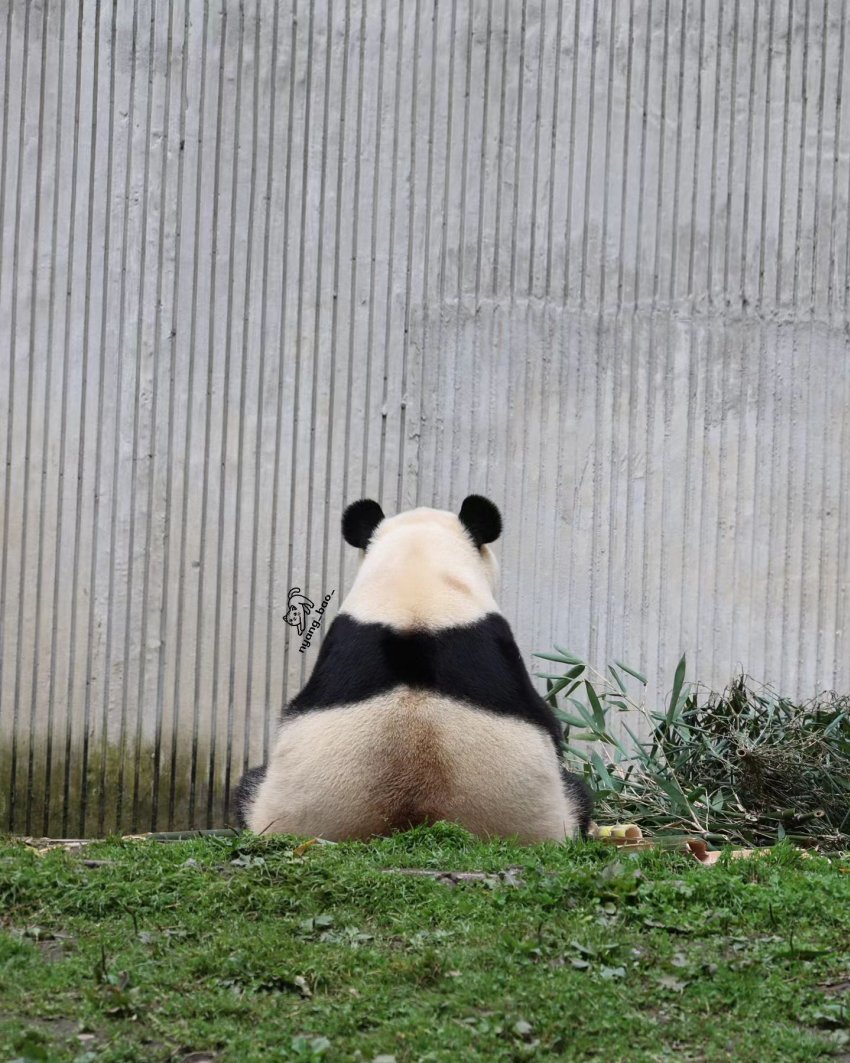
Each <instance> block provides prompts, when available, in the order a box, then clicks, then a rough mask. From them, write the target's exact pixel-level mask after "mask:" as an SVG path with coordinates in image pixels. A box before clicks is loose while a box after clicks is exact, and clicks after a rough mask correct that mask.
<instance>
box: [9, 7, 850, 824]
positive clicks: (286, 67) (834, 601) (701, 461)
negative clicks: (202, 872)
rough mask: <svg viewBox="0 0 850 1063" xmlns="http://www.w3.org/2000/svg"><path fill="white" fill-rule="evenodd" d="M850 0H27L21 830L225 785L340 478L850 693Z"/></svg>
mask: <svg viewBox="0 0 850 1063" xmlns="http://www.w3.org/2000/svg"><path fill="white" fill-rule="evenodd" d="M846 6H847V5H846V2H845V0H841V2H839V0H805V2H803V0H791V2H790V3H782V4H778V3H776V4H758V3H755V2H754V0H740V2H736V3H734V4H732V3H722V4H721V3H720V2H718V0H702V2H697V0H690V2H688V3H685V4H682V5H680V4H670V3H662V2H660V0H655V2H650V0H629V2H626V0H616V2H615V0H611V2H610V3H600V2H590V0H586V2H585V0H572V2H569V0H565V2H564V3H563V4H559V3H557V2H555V0H522V2H520V0H516V2H514V0H476V2H474V3H470V4H460V3H458V4H452V3H449V2H445V0H438V2H436V3H434V2H426V0H405V3H404V4H403V5H402V4H395V3H381V4H378V3H377V0H375V2H373V3H368V4H367V3H365V2H360V3H358V2H357V0H350V2H348V3H345V2H343V0H337V2H332V3H328V2H321V0H316V3H313V4H311V3H307V2H306V0H297V2H296V0H292V2H289V3H285V2H280V3H278V4H277V5H274V4H272V3H271V2H269V3H259V2H257V0H245V2H244V3H237V2H235V0H223V2H209V3H201V2H200V0H198V2H193V3H189V4H187V5H183V4H181V3H176V2H175V3H165V2H158V3H155V4H154V3H151V2H150V0H137V2H136V3H131V2H129V0H117V2H116V3H106V2H102V3H100V4H97V3H95V2H92V0H84V2H80V3H65V4H62V3H60V2H59V0H49V2H48V0H43V2H36V0H30V2H26V0H0V63H2V77H0V82H2V114H1V115H0V121H1V122H2V126H1V127H0V234H1V235H0V506H2V513H1V514H0V515H1V516H2V519H0V624H2V628H0V669H2V673H0V699H2V700H0V817H2V818H0V827H2V828H5V827H7V826H12V827H14V828H15V829H16V830H18V831H27V832H42V831H49V832H52V833H63V834H76V833H92V832H100V831H104V830H113V829H115V828H117V827H121V828H130V827H132V828H148V827H150V826H152V825H157V826H159V827H160V828H168V827H175V826H182V825H185V824H187V823H192V824H195V825H198V826H206V825H217V824H221V823H223V822H225V821H226V820H227V818H228V809H227V806H226V801H225V794H226V791H227V788H228V786H229V785H231V784H232V783H233V782H235V779H236V777H237V776H238V775H239V773H240V772H241V770H242V768H243V765H244V764H246V763H256V762H259V761H260V760H261V759H262V758H263V756H264V755H265V753H266V751H267V749H268V744H269V741H270V736H271V735H272V733H273V731H272V728H273V721H274V719H275V717H276V715H277V713H278V712H279V710H280V707H281V705H282V704H283V703H284V701H285V700H286V699H287V698H288V697H289V696H291V695H292V694H293V693H294V692H295V691H296V690H297V689H298V687H299V686H300V684H301V683H302V682H303V680H304V678H305V676H306V675H307V674H308V673H309V670H310V668H311V667H312V664H313V662H314V661H315V657H316V652H317V640H314V642H313V644H312V645H311V646H310V648H309V649H308V651H307V652H306V653H304V654H301V653H299V644H300V639H299V638H298V636H297V634H296V633H295V631H294V630H292V629H290V628H289V627H287V625H286V624H285V623H284V622H283V619H282V616H283V613H284V611H285V609H286V603H287V592H288V589H289V588H291V587H294V586H298V587H300V588H302V590H304V591H305V592H306V593H307V594H308V595H309V596H310V597H311V598H312V599H314V600H315V601H316V602H317V603H318V600H319V599H321V598H322V597H323V596H324V595H326V594H330V593H331V592H334V596H333V598H332V599H331V604H330V606H329V609H328V614H329V615H332V614H333V613H334V612H335V610H336V608H337V607H338V603H339V600H340V598H341V597H342V596H343V595H344V592H345V590H346V588H347V586H348V585H349V583H350V580H351V575H352V561H353V559H352V558H351V557H350V556H349V553H350V551H349V553H346V552H345V551H344V550H343V549H342V544H341V541H340V536H339V532H338V521H339V516H340V512H341V510H342V508H343V505H344V503H345V502H347V501H350V500H352V499H355V498H357V497H359V496H361V495H371V496H373V497H376V498H379V499H380V500H381V501H382V503H383V504H384V506H385V508H386V509H387V511H389V512H394V511H396V510H397V509H399V508H403V507H408V506H412V505H416V504H426V505H430V504H435V505H438V506H441V507H452V508H455V507H457V506H458V505H459V503H460V501H461V500H462V498H463V497H464V495H465V494H466V493H467V492H468V491H471V490H475V491H480V492H485V493H487V494H489V495H490V496H491V497H493V499H494V500H495V501H496V502H497V503H498V504H500V506H501V507H502V508H503V510H504V515H505V535H504V540H503V542H502V548H501V560H502V565H503V581H502V595H501V600H502V603H503V607H504V611H505V613H506V614H507V616H508V617H509V619H510V620H511V622H512V623H513V624H514V627H515V631H516V634H517V637H518V640H519V643H520V646H521V648H522V650H523V652H524V654H525V655H526V657H527V660H528V662H529V664H531V663H532V662H531V657H530V654H531V651H532V650H535V649H546V648H548V647H550V646H551V644H552V643H553V642H558V643H560V644H563V645H566V646H569V647H571V648H572V649H573V650H574V651H576V652H579V653H582V654H587V655H589V657H590V659H591V660H592V661H594V662H595V663H597V664H598V665H599V666H600V667H604V663H605V662H606V660H607V659H608V658H609V657H612V656H613V657H618V658H621V659H624V660H626V661H627V662H628V663H631V664H632V665H634V666H636V667H639V668H643V669H644V670H646V671H647V672H648V673H649V675H650V677H651V687H650V690H651V697H655V696H656V695H657V693H658V692H659V691H660V692H661V693H662V694H663V691H664V690H665V689H666V688H668V687H669V685H670V682H671V680H672V673H673V669H674V667H675V663H676V661H677V659H678V657H679V655H680V654H681V653H682V651H687V653H688V660H689V674H690V676H691V677H692V678H695V679H700V680H702V681H703V682H705V683H710V684H723V683H725V682H726V681H727V680H728V679H729V677H730V675H731V674H732V672H733V671H734V670H735V669H736V668H738V667H739V666H740V667H743V668H744V669H746V670H747V671H748V672H750V673H752V674H753V675H754V676H755V677H757V678H758V679H760V680H766V681H768V682H770V683H772V684H775V685H776V686H778V687H780V688H781V689H782V690H783V691H785V692H788V693H790V694H797V695H801V696H808V695H812V694H814V693H815V692H816V691H817V690H819V689H821V688H824V687H837V688H839V689H841V690H844V691H845V692H846V691H847V690H848V689H850V591H849V590H848V567H850V533H848V517H850V412H848V405H850V385H848V341H847V336H848V329H847V322H848V307H850V298H848V285H850V269H848V256H850V241H848V193H849V192H850V106H848V104H847V101H848V100H850V91H848V89H850V84H848V80H849V79H850V58H848V55H847V52H848V50H850V42H848V41H847V36H848V34H847V28H848V27H847V18H846Z"/></svg>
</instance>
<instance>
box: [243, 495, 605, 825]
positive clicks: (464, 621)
mask: <svg viewBox="0 0 850 1063" xmlns="http://www.w3.org/2000/svg"><path fill="white" fill-rule="evenodd" d="M501 527H502V521H501V517H500V515H499V511H498V509H497V508H496V506H495V505H493V503H492V502H490V501H489V500H488V499H486V498H482V497H481V496H479V495H470V496H469V497H468V498H467V499H466V500H465V501H464V503H463V505H462V506H461V510H460V514H459V516H456V515H455V514H454V513H450V512H446V511H442V510H436V509H428V508H419V509H413V510H408V511H407V512H404V513H399V514H398V515H397V516H395V517H385V516H384V514H383V511H382V510H381V507H380V506H379V505H378V503H377V502H374V501H372V500H370V499H363V500H361V501H359V502H354V503H353V504H352V505H350V506H349V507H348V508H347V509H346V510H345V513H344V514H343V518H342V532H343V536H344V537H345V540H346V542H348V543H349V544H350V545H351V546H354V547H356V548H357V549H358V550H360V551H361V564H360V568H359V571H358V573H357V575H356V577H355V580H354V583H353V585H352V588H351V590H350V592H349V594H348V596H347V598H346V599H345V600H344V602H343V604H342V607H341V609H340V612H339V613H338V615H337V616H336V618H335V619H334V621H333V623H332V624H331V626H330V628H329V629H328V633H327V635H326V637H325V639H324V641H323V642H322V645H321V648H320V651H319V656H318V659H317V661H316V665H315V668H314V670H313V673H312V675H311V677H310V679H309V681H308V682H307V685H306V686H305V687H304V689H303V690H302V691H301V693H300V694H298V696H297V697H296V698H295V699H294V700H293V701H292V702H291V703H290V704H289V705H288V706H287V708H286V709H285V711H284V714H283V718H282V721H281V724H280V729H279V732H278V736H277V742H276V745H275V747H274V751H273V753H272V756H271V759H270V762H269V764H268V765H267V766H266V767H263V768H254V769H252V770H251V771H249V772H248V773H247V774H246V775H245V776H244V777H243V778H242V780H241V781H240V783H239V786H238V787H237V791H236V795H235V801H236V806H237V812H238V814H239V817H240V820H241V822H242V824H243V825H245V826H247V827H248V828H250V829H251V830H252V831H255V832H256V833H258V834H269V833H285V834H295V835H307V836H310V837H314V836H318V837H323V838H328V839H331V840H335V841H340V840H344V839H366V838H369V837H372V836H375V835H384V834H388V833H390V832H392V831H395V830H404V829H405V828H408V827H411V826H415V825H417V824H427V823H434V822H436V821H437V820H448V821H451V822H454V823H459V824H460V825H461V826H463V827H465V828H466V829H467V830H469V831H470V832H471V833H473V834H475V835H478V836H480V837H489V836H498V837H516V838H517V839H518V840H519V841H521V842H524V843H532V842H538V841H546V840H555V841H563V840H564V839H568V838H573V837H575V836H576V835H579V834H581V835H584V834H586V832H587V829H588V826H589V823H590V813H591V797H590V793H589V791H588V790H587V788H586V787H585V785H584V783H583V782H582V781H581V780H580V779H579V778H578V777H576V776H573V775H570V774H568V773H567V772H565V771H564V770H563V768H562V766H561V761H560V753H559V750H560V743H561V728H560V725H559V724H558V721H557V719H556V718H555V716H554V714H553V712H552V711H551V709H550V707H549V705H548V704H547V703H546V702H545V701H544V700H543V699H542V698H541V697H540V696H539V695H538V694H537V692H536V691H535V690H534V688H533V686H532V684H531V680H530V679H529V677H528V673H527V672H526V670H525V667H524V665H523V662H522V658H521V656H520V653H519V650H518V648H517V645H516V643H515V641H514V637H513V634H512V632H511V629H510V626H509V625H508V622H507V621H506V620H505V618H504V617H503V616H502V614H501V613H500V611H499V608H498V606H497V604H496V601H495V599H494V597H493V591H494V587H495V584H496V577H497V573H498V569H497V565H496V560H495V557H494V555H493V552H492V550H491V549H490V547H489V545H488V544H489V543H491V542H493V541H495V540H496V539H497V538H498V537H499V535H500V533H501Z"/></svg>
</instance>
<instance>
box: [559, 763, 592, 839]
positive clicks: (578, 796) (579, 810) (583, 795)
mask: <svg viewBox="0 0 850 1063" xmlns="http://www.w3.org/2000/svg"><path fill="white" fill-rule="evenodd" d="M561 778H562V779H563V780H564V792H565V793H566V795H567V797H568V798H569V799H570V801H571V802H572V803H573V804H574V805H575V810H576V818H577V820H578V828H579V832H580V834H581V836H582V838H586V837H587V832H588V831H589V830H590V817H591V816H592V815H593V791H592V790H591V789H590V787H589V786H588V785H587V783H586V782H585V781H584V779H582V778H581V776H580V775H574V774H573V773H572V772H569V771H567V769H566V768H565V767H564V766H563V764H562V765H561Z"/></svg>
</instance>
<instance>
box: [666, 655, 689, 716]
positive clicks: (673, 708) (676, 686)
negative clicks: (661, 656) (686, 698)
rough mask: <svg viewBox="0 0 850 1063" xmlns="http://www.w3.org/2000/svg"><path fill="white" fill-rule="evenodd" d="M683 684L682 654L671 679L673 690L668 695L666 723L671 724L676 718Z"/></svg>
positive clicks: (683, 657) (683, 667) (683, 665)
mask: <svg viewBox="0 0 850 1063" xmlns="http://www.w3.org/2000/svg"><path fill="white" fill-rule="evenodd" d="M684 682H685V655H684V653H683V654H682V659H681V660H680V661H679V663H678V665H677V666H676V675H675V677H674V679H673V690H672V692H671V694H670V707H669V709H668V710H667V723H668V724H672V722H673V720H674V719H675V717H676V712H677V710H678V708H679V695H680V694H681V692H682V686H683V685H684Z"/></svg>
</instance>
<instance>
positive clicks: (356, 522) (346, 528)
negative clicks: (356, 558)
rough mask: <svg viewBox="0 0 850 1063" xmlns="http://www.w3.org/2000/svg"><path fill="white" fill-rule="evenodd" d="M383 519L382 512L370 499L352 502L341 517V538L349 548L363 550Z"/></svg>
mask: <svg viewBox="0 0 850 1063" xmlns="http://www.w3.org/2000/svg"><path fill="white" fill-rule="evenodd" d="M383 519H384V511H383V510H382V509H381V507H380V506H379V505H378V503H377V502H373V501H372V499H371V498H361V499H360V501H359V502H352V503H351V505H350V506H348V507H347V508H346V510H345V512H344V513H343V515H342V537H343V538H344V539H345V541H346V542H347V543H348V544H349V546H356V547H357V549H358V550H365V549H366V547H367V546H368V545H369V540H370V539H371V538H372V533H373V532H374V530H375V528H377V527H378V525H379V524H380V523H381V521H382V520H383Z"/></svg>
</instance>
